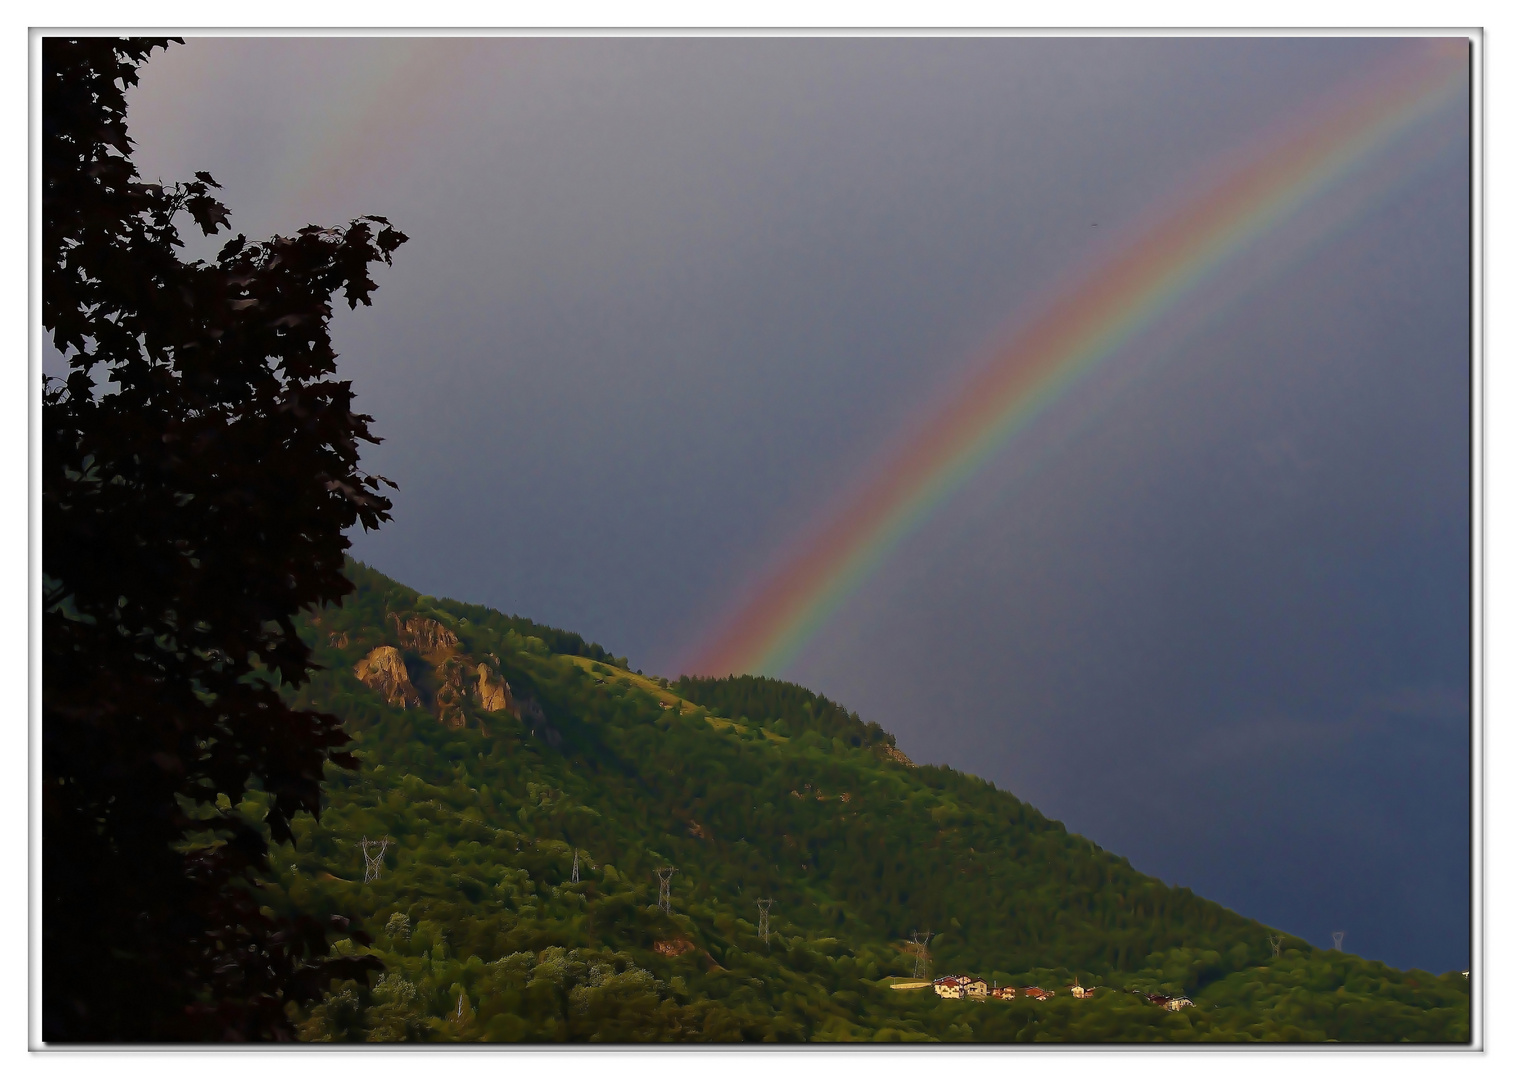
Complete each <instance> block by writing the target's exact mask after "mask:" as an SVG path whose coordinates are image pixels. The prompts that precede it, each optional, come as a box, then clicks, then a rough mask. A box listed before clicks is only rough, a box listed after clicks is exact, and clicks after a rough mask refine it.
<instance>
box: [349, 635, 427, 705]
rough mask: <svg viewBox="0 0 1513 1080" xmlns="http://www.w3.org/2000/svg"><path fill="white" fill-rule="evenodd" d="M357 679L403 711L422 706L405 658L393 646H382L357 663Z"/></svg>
mask: <svg viewBox="0 0 1513 1080" xmlns="http://www.w3.org/2000/svg"><path fill="white" fill-rule="evenodd" d="M354 671H355V672H356V673H357V677H358V678H359V679H361V680H362V681H363V682H365V683H367V684H368V685H369V686H371V687H372V688H373V689H375V690H377V691H378V692H379V693H380V694H382V695H383V698H384V700H385V701H387V702H388V703H389V704H390V705H398V706H399V707H400V708H402V709H408V708H410V707H411V706H418V705H419V704H420V692H419V691H418V690H416V689H415V684H414V683H412V682H411V681H410V673H409V672H408V671H407V670H406V669H405V660H404V656H402V655H401V654H400V651H399V650H398V649H396V648H395V647H394V646H392V645H380V646H379V647H378V648H376V649H374V650H373V651H372V652H370V653H369V654H368V655H367V656H365V657H363V658H362V659H361V660H359V661H358V662H357V667H356V668H355V669H354Z"/></svg>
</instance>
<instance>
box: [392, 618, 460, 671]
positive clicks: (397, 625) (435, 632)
mask: <svg viewBox="0 0 1513 1080" xmlns="http://www.w3.org/2000/svg"><path fill="white" fill-rule="evenodd" d="M389 618H390V620H392V621H393V623H394V632H395V634H396V635H398V637H399V647H400V648H402V649H414V650H415V651H416V652H418V653H419V654H420V655H421V656H423V657H425V658H426V659H427V660H429V661H430V662H431V663H433V664H435V663H438V662H440V661H441V660H443V659H445V658H446V657H447V656H450V655H451V654H452V653H454V652H456V651H457V645H458V641H457V635H456V634H454V633H452V631H450V630H448V629H447V628H446V627H445V626H442V625H441V623H439V622H437V621H436V620H435V619H428V618H426V617H425V616H424V615H410V616H407V617H401V616H400V615H398V614H396V613H395V612H392V611H391V612H389Z"/></svg>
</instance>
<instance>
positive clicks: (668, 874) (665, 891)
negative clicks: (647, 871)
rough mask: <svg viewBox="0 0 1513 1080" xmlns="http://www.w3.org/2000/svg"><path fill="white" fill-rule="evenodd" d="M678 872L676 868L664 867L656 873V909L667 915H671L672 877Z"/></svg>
mask: <svg viewBox="0 0 1513 1080" xmlns="http://www.w3.org/2000/svg"><path fill="white" fill-rule="evenodd" d="M677 872H678V868H677V867H676V866H664V867H662V868H661V869H660V870H658V871H657V907H659V908H661V909H662V910H663V911H665V912H667V914H669V915H671V914H672V876H673V875H674V874H676V873H677Z"/></svg>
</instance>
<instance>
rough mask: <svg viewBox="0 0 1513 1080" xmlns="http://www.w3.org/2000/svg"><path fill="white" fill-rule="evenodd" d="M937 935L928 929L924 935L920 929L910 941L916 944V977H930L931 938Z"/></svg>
mask: <svg viewBox="0 0 1513 1080" xmlns="http://www.w3.org/2000/svg"><path fill="white" fill-rule="evenodd" d="M934 936H935V935H934V934H932V933H930V931H928V930H926V931H925V932H924V934H923V935H921V934H920V932H919V931H918V930H916V931H914V936H913V937H911V938H910V939H909V941H910V942H911V943H912V944H913V945H914V977H915V978H916V979H928V978H929V977H930V947H929V946H930V939H931V938H932V937H934Z"/></svg>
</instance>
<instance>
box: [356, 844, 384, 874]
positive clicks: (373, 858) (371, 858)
mask: <svg viewBox="0 0 1513 1080" xmlns="http://www.w3.org/2000/svg"><path fill="white" fill-rule="evenodd" d="M357 846H358V847H360V848H362V858H363V863H364V864H365V865H364V869H363V876H362V880H363V884H364V885H366V884H367V883H368V882H370V881H377V880H378V879H379V878H380V877H382V876H383V872H384V852H385V851H388V850H389V838H388V837H387V836H386V837H384V838H383V839H382V840H369V839H368V838H367V837H366V836H364V837H363V838H362V840H361V841H360V842H359V843H358V845H357ZM374 848H377V849H378V854H376V855H375V854H373V849H374Z"/></svg>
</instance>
